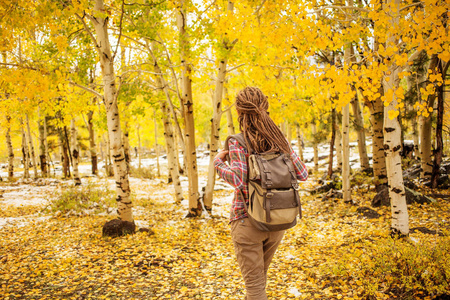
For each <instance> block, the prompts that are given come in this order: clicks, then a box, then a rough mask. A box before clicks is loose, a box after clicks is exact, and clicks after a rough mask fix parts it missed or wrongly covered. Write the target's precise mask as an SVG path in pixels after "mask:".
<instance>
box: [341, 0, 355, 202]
mask: <svg viewBox="0 0 450 300" xmlns="http://www.w3.org/2000/svg"><path fill="white" fill-rule="evenodd" d="M349 6H353V1H350V4H349ZM352 47H353V46H352V44H351V43H349V44H347V45H346V47H345V49H344V67H345V68H347V69H350V64H351V53H352ZM342 194H343V199H344V202H351V201H352V191H351V188H350V104H347V105H345V106H344V107H343V108H342Z"/></svg>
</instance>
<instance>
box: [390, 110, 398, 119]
mask: <svg viewBox="0 0 450 300" xmlns="http://www.w3.org/2000/svg"><path fill="white" fill-rule="evenodd" d="M398 115H399V111H398V110H390V111H389V112H388V117H389V119H391V120H394V119H395V118H397V116H398Z"/></svg>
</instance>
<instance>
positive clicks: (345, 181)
mask: <svg viewBox="0 0 450 300" xmlns="http://www.w3.org/2000/svg"><path fill="white" fill-rule="evenodd" d="M349 125H350V107H349V104H347V105H346V106H344V108H343V109H342V194H343V199H344V202H351V201H352V194H351V189H350V145H349V142H350V132H349V129H350V126H349Z"/></svg>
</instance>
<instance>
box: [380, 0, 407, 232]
mask: <svg viewBox="0 0 450 300" xmlns="http://www.w3.org/2000/svg"><path fill="white" fill-rule="evenodd" d="M392 5H395V6H392ZM399 6H400V0H387V7H395V9H399ZM390 23H391V26H392V28H394V30H395V28H396V27H398V26H399V19H398V11H395V12H391V19H390ZM386 44H387V47H391V45H393V44H397V39H396V37H395V36H394V35H391V34H389V33H388V37H387V41H386ZM399 72H400V68H399V67H397V66H396V65H395V63H394V62H391V65H390V66H389V68H388V72H386V73H385V74H389V75H385V77H384V78H383V88H384V94H385V95H387V94H388V93H387V92H388V91H389V90H393V91H394V92H395V91H396V89H398V87H399V83H400V79H399V77H398V75H399ZM387 100H388V101H389V105H388V106H385V108H384V149H385V154H386V170H387V176H388V186H389V198H390V200H391V213H392V219H391V230H392V231H393V233H400V234H402V235H408V234H409V224H408V222H409V221H408V209H407V206H406V197H405V187H404V184H403V174H402V173H403V172H402V162H401V157H400V151H401V149H402V146H401V144H400V142H401V128H400V124H399V122H398V119H397V118H396V117H395V118H393V119H391V118H389V114H388V113H389V111H396V110H397V107H396V106H397V104H398V101H397V97H396V96H395V93H394V95H393V96H392V98H391V99H387Z"/></svg>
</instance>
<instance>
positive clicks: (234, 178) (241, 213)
mask: <svg viewBox="0 0 450 300" xmlns="http://www.w3.org/2000/svg"><path fill="white" fill-rule="evenodd" d="M228 146H229V153H228V155H229V156H230V164H227V163H225V162H224V161H223V160H222V159H220V158H216V159H215V160H214V167H215V168H216V170H217V173H218V174H219V176H220V177H221V178H222V179H223V180H225V181H226V182H227V183H228V184H230V185H231V186H233V187H234V188H235V190H234V198H233V202H232V204H231V211H230V222H231V221H234V220H238V219H242V218H246V217H247V213H246V212H245V207H244V201H245V202H246V203H247V204H248V183H247V172H248V171H247V170H248V168H247V157H248V153H247V149H246V148H244V147H243V146H241V145H239V143H238V141H237V140H236V139H233V138H231V139H230V140H229V143H228ZM290 155H291V160H292V162H293V163H294V168H295V172H296V174H297V179H299V180H301V181H304V180H306V179H307V178H308V170H307V169H306V166H305V164H304V163H303V162H302V161H301V160H300V158H299V157H298V155H297V154H296V153H295V152H294V150H292V149H291V153H290ZM239 190H241V191H242V194H241V193H240V192H239ZM242 195H244V199H243V198H242Z"/></svg>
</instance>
